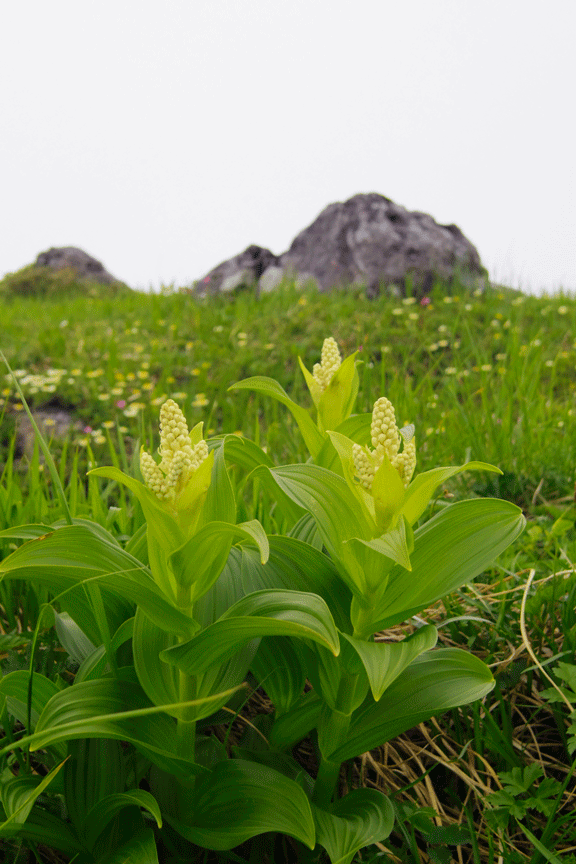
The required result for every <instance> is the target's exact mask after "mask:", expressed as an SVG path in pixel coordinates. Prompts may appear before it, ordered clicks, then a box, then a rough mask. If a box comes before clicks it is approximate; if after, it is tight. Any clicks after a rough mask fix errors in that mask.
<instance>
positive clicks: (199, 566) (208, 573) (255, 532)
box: [169, 519, 269, 601]
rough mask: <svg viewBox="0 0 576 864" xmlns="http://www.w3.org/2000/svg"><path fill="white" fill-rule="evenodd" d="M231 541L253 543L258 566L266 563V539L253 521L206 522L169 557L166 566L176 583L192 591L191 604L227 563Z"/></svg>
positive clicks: (214, 580) (208, 586)
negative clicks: (170, 568)
mask: <svg viewBox="0 0 576 864" xmlns="http://www.w3.org/2000/svg"><path fill="white" fill-rule="evenodd" d="M234 540H244V541H249V542H251V543H256V544H257V546H258V548H259V551H260V560H261V563H262V564H265V563H266V561H267V559H268V550H269V547H268V538H267V537H266V534H265V532H264V529H263V528H262V526H261V525H260V523H259V522H258V521H257V520H256V519H253V520H252V521H250V522H245V523H243V524H242V525H231V524H229V523H227V522H209V523H208V524H207V525H205V526H204V527H203V528H201V529H200V531H198V532H197V533H196V534H195V535H194V536H193V537H191V538H190V540H188V541H187V542H186V543H185V544H184V545H183V546H181V547H180V548H179V549H177V550H176V551H175V552H173V553H172V555H170V557H169V560H170V564H171V566H172V569H173V571H174V574H175V576H176V579H177V581H178V583H179V584H180V585H182V586H184V587H186V588H188V587H191V588H192V592H191V599H192V601H196V600H197V599H199V598H200V597H202V596H203V595H204V594H205V593H206V592H207V591H209V589H210V588H211V587H212V585H213V584H214V583H215V582H216V580H217V579H218V577H219V576H220V573H221V572H222V570H223V568H224V565H225V563H226V561H227V560H228V554H229V552H230V548H231V546H232V542H233V541H234Z"/></svg>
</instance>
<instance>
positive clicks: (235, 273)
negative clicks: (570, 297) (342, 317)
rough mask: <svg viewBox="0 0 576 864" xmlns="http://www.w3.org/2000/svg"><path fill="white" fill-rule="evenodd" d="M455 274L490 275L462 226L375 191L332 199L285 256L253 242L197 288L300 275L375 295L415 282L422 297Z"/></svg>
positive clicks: (268, 283) (323, 285)
mask: <svg viewBox="0 0 576 864" xmlns="http://www.w3.org/2000/svg"><path fill="white" fill-rule="evenodd" d="M456 276H458V278H459V279H460V280H461V281H464V282H466V283H468V284H474V285H484V284H485V280H486V270H485V269H484V267H483V266H482V263H481V261H480V256H479V255H478V252H477V250H476V248H475V247H474V246H473V245H472V243H471V242H470V241H469V240H468V239H467V238H466V237H465V236H464V234H463V233H462V231H461V230H460V229H459V228H458V227H457V226H456V225H439V224H438V223H437V222H436V221H435V220H434V219H433V218H432V216H429V215H428V214H427V213H421V212H419V211H410V210H406V209H405V208H404V207H401V206H400V205H399V204H395V203H394V202H393V201H391V200H390V199H389V198H385V197H384V195H379V194H377V193H369V194H360V195H354V196H353V197H352V198H349V199H348V200H347V201H344V202H337V203H335V204H330V205H329V206H328V207H326V208H325V209H324V210H323V211H322V213H320V215H319V216H318V218H317V219H315V220H314V222H312V224H311V225H309V226H308V227H307V228H305V229H304V230H303V231H301V232H300V233H299V234H298V235H297V236H296V237H295V238H294V240H293V241H292V244H291V246H290V248H289V249H288V251H287V252H284V253H283V254H282V255H278V256H276V255H274V254H273V253H272V252H270V250H269V249H263V248H262V247H261V246H249V247H248V248H247V249H246V250H245V251H244V252H242V253H241V254H240V255H236V256H235V257H234V258H230V259H228V260H227V261H224V262H223V263H222V264H219V265H218V267H215V268H214V269H213V270H211V271H210V272H209V273H208V274H207V275H206V276H205V277H204V278H203V279H201V280H200V281H199V282H197V283H196V284H195V289H196V291H200V292H202V293H205V292H208V291H210V292H212V293H218V292H220V291H226V290H228V291H231V290H234V289H235V288H237V287H238V286H239V285H250V284H252V285H256V286H257V289H258V290H259V291H263V292H268V291H272V290H274V288H275V287H277V286H278V285H279V284H280V282H281V281H282V279H284V278H293V279H295V281H296V285H297V286H300V287H302V286H303V285H309V284H315V285H317V287H318V289H319V290H320V291H322V292H327V291H332V290H335V289H342V288H346V287H347V286H350V285H364V286H366V289H367V293H368V295H369V296H376V295H377V294H379V293H380V290H381V289H383V288H384V289H385V290H387V291H390V292H391V293H394V294H396V295H398V294H405V293H406V288H407V286H408V284H410V285H411V288H412V291H413V292H414V294H415V295H417V296H423V295H424V294H426V293H427V292H428V291H430V289H431V288H432V285H433V283H434V280H435V279H440V280H441V281H442V282H443V283H444V284H446V285H450V284H451V283H452V281H453V279H454V278H455V277H456Z"/></svg>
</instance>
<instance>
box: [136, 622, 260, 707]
mask: <svg viewBox="0 0 576 864" xmlns="http://www.w3.org/2000/svg"><path fill="white" fill-rule="evenodd" d="M175 645H176V637H175V636H174V635H173V634H171V633H166V631H164V630H161V629H160V628H159V627H156V625H155V624H154V623H153V622H152V621H150V620H149V619H148V618H147V617H146V616H145V615H142V614H141V613H140V612H139V611H138V612H137V613H136V621H135V627H134V639H133V651H134V665H135V667H136V673H137V675H138V680H139V682H140V684H141V685H142V689H143V690H144V692H145V693H146V695H147V696H148V698H149V699H150V701H151V702H153V704H154V705H158V706H162V705H170V704H174V705H175V704H176V703H178V702H179V701H180V696H179V686H180V682H179V678H180V676H179V670H178V668H177V667H176V666H171V665H169V664H168V663H163V662H162V660H161V659H160V654H161V652H162V651H164V650H165V649H168V648H172V647H173V646H175ZM249 647H250V646H245V647H244V649H243V650H241V651H237V652H235V654H234V655H233V656H232V657H231V658H230V660H228V661H227V662H226V661H225V662H224V663H222V664H221V665H219V666H216V667H212V668H211V669H210V670H208V671H206V672H205V673H204V674H199V675H197V676H196V681H195V697H196V700H202V699H208V697H214V699H212V698H210V699H208V701H206V702H204V703H203V702H201V701H198V704H197V705H195V706H190V707H188V708H177V707H173V708H166V709H165V710H166V713H167V714H169V715H170V716H171V717H176V718H180V719H185V720H201V719H203V718H204V717H209V716H210V715H211V714H214V712H215V711H217V710H218V709H219V708H221V707H222V706H223V705H225V704H226V703H227V702H228V701H229V699H230V696H231V695H233V693H234V692H235V691H234V690H231V688H234V687H236V686H237V685H238V684H241V683H242V681H243V680H244V679H245V677H246V673H247V672H248V667H249V665H250V662H251V660H252V658H253V656H254V653H255V651H256V648H257V643H256V644H255V645H253V646H252V650H251V651H250V650H249ZM218 696H220V698H217V697H218Z"/></svg>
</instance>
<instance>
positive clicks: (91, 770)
mask: <svg viewBox="0 0 576 864" xmlns="http://www.w3.org/2000/svg"><path fill="white" fill-rule="evenodd" d="M68 753H69V756H70V758H69V759H68V760H67V762H66V765H65V767H64V793H65V798H66V808H67V810H68V814H69V816H70V819H71V820H72V823H73V825H74V827H75V828H76V829H77V830H78V831H79V832H81V829H82V827H83V825H84V823H85V821H86V817H87V815H88V813H89V812H90V810H91V809H92V808H93V807H94V805H95V804H97V803H98V801H100V800H101V799H102V798H106V797H107V796H108V795H112V794H113V793H115V792H122V791H123V790H124V787H125V781H126V777H125V757H124V752H123V750H122V745H121V743H120V741H115V740H113V739H106V738H80V739H78V740H74V741H69V742H68ZM103 765H105V766H106V770H105V771H103V770H102V766H103Z"/></svg>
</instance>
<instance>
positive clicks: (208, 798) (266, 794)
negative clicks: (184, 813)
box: [167, 759, 315, 851]
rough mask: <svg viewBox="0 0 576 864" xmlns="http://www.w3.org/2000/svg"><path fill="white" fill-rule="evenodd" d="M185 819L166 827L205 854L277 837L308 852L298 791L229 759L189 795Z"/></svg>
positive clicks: (309, 832) (311, 836)
mask: <svg viewBox="0 0 576 864" xmlns="http://www.w3.org/2000/svg"><path fill="white" fill-rule="evenodd" d="M189 801H190V815H189V817H188V818H187V819H186V821H183V820H182V819H180V820H176V819H172V818H169V817H167V821H168V822H170V824H171V825H172V826H173V827H174V828H175V829H176V830H177V831H178V832H179V833H180V834H181V835H182V836H183V837H185V838H186V839H187V840H190V841H191V842H192V843H195V844H196V845H198V846H202V847H203V848H206V849H215V850H219V851H220V850H226V849H233V848H234V847H235V846H238V845H239V844H240V843H243V842H244V841H246V840H249V839H250V838H251V837H255V836H256V835H258V834H264V833H266V832H268V831H278V832H281V833H282V834H288V835H289V836H290V837H294V838H295V839H296V840H300V842H302V843H304V844H305V845H306V846H308V847H309V848H310V849H313V848H314V841H315V830H314V819H313V817H312V811H311V808H310V802H309V801H308V798H307V797H306V794H305V793H304V791H303V790H302V788H301V786H300V785H299V784H298V783H296V782H295V781H294V780H290V779H289V778H288V777H285V776H284V775H283V774H281V773H280V772H279V771H275V770H274V769H273V768H270V767H269V766H267V765H262V764H257V763H255V762H248V761H246V760H244V759H230V760H228V761H227V762H220V763H219V764H218V765H216V767H215V768H214V770H213V771H212V773H211V774H210V775H209V776H208V777H206V778H204V779H202V780H200V781H199V782H198V783H197V785H196V787H195V789H194V791H193V792H192V793H191V795H190V799H189Z"/></svg>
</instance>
